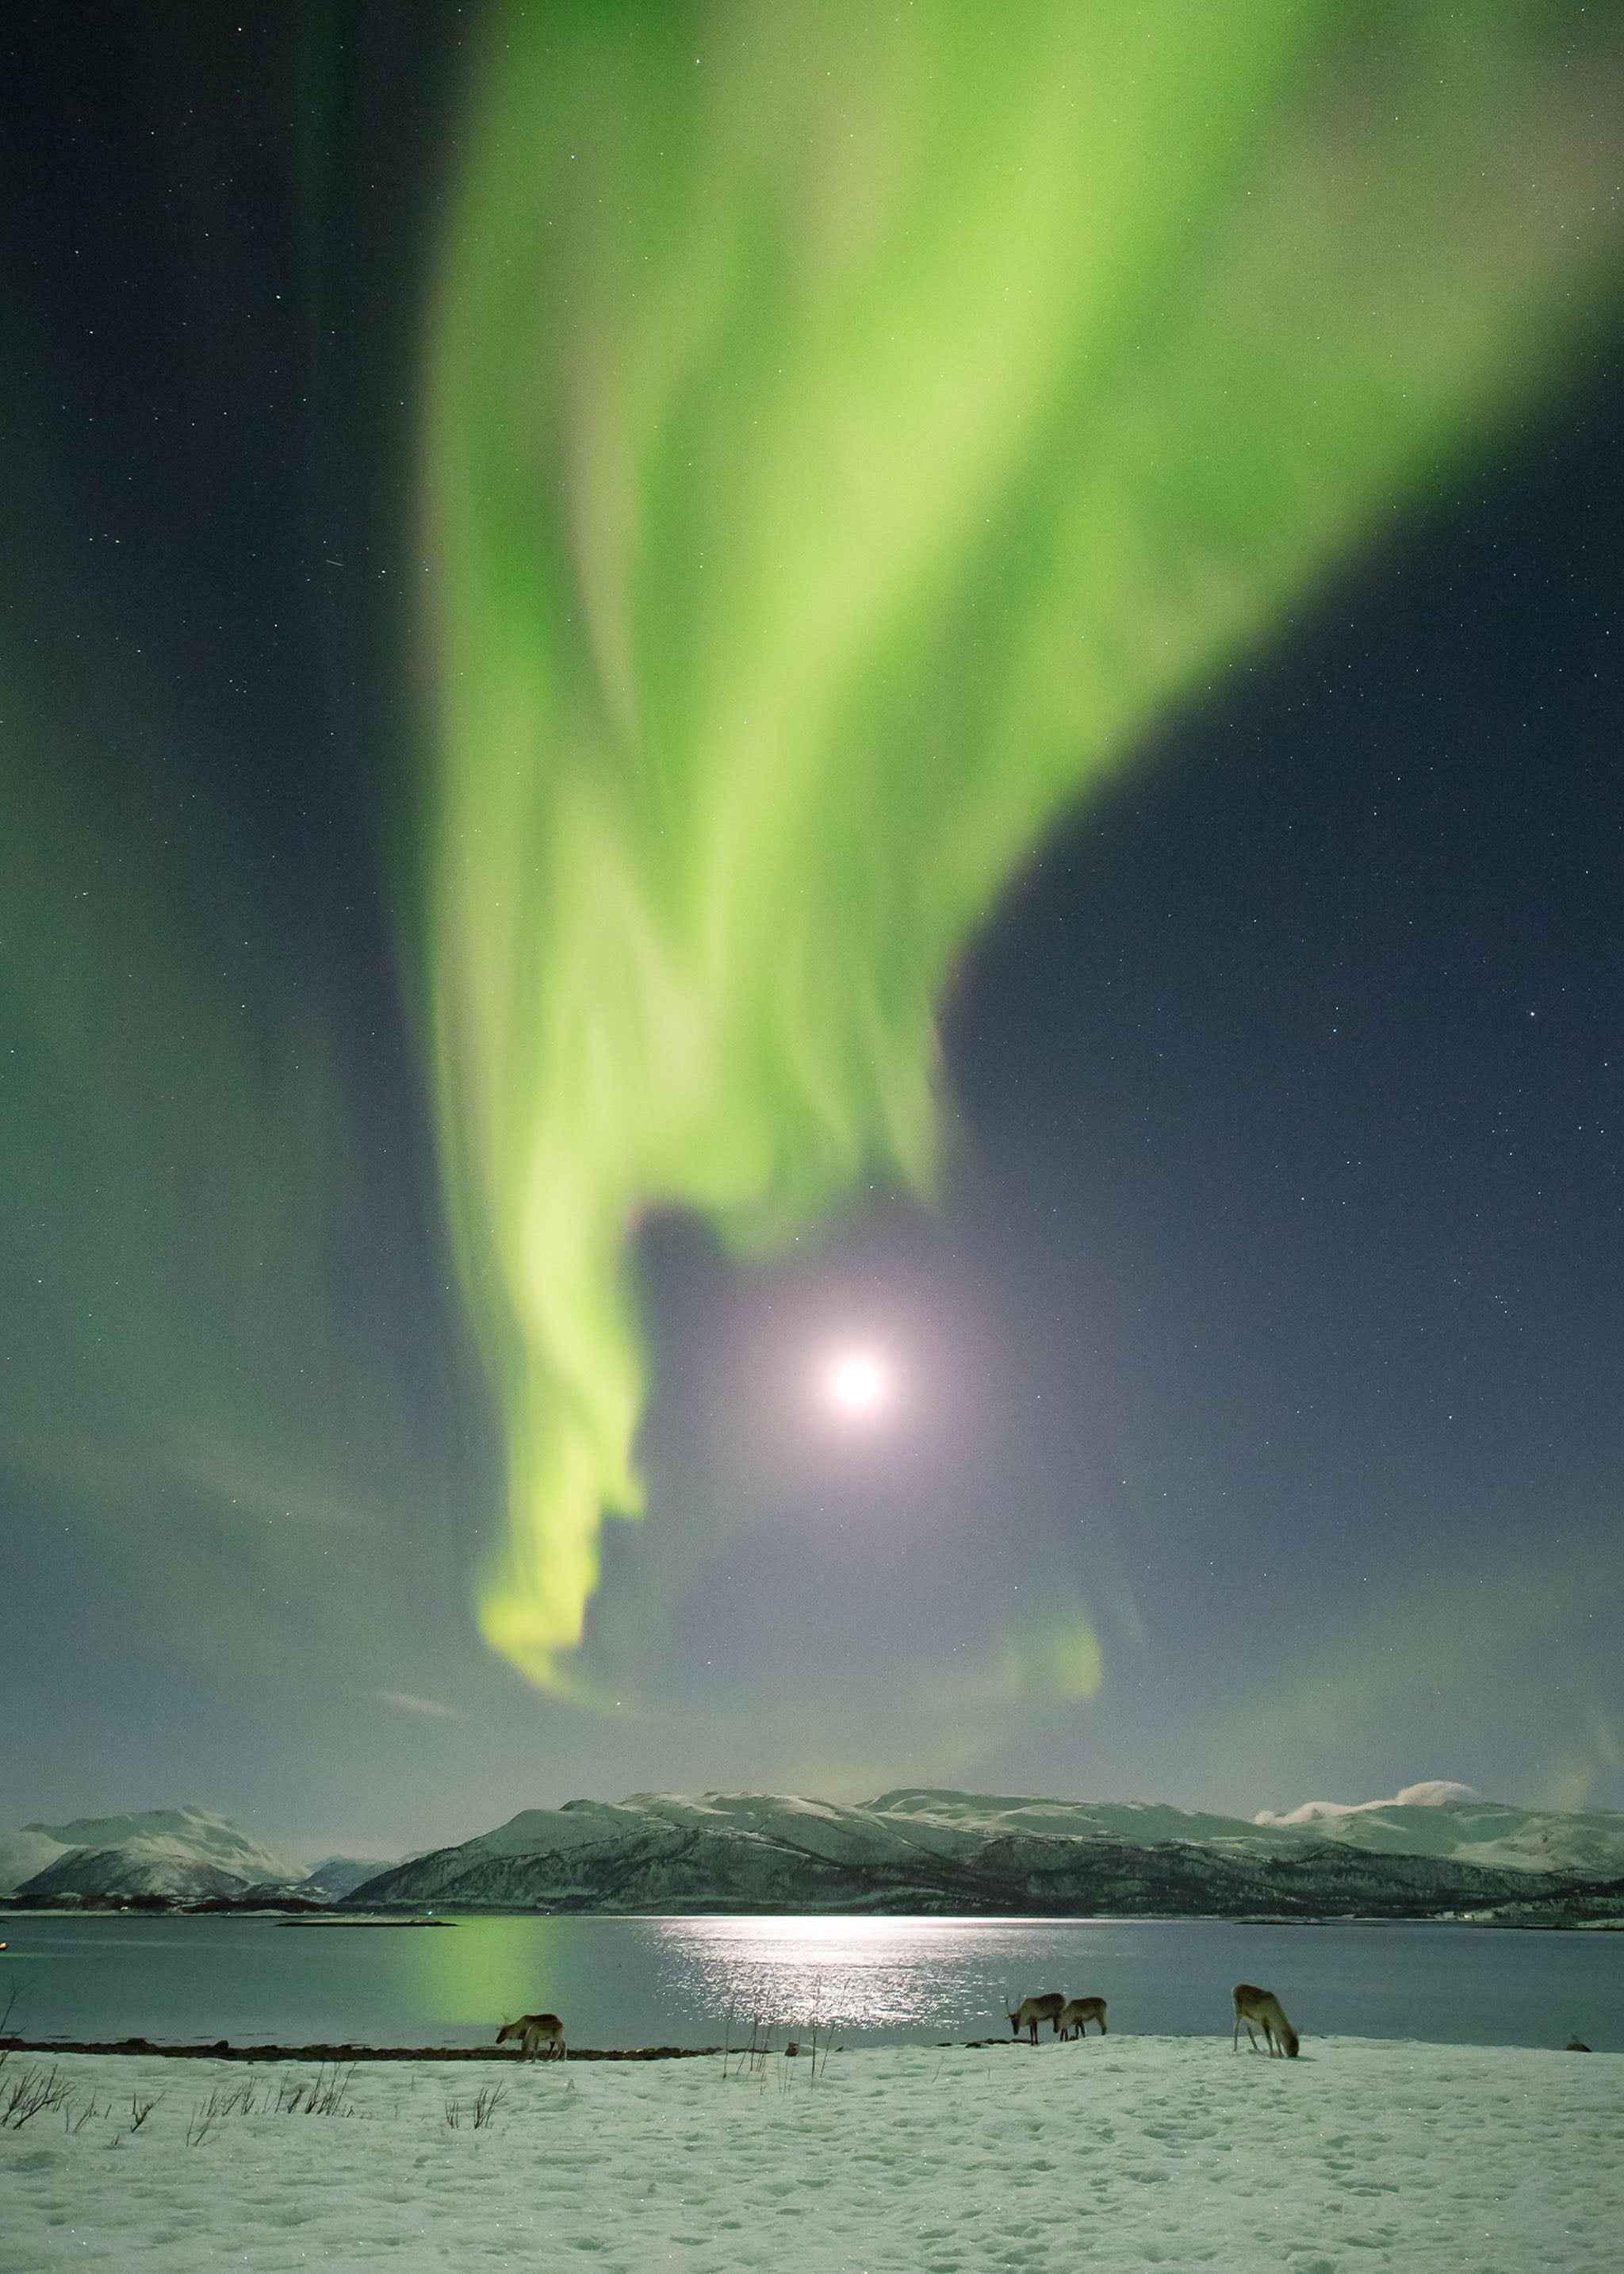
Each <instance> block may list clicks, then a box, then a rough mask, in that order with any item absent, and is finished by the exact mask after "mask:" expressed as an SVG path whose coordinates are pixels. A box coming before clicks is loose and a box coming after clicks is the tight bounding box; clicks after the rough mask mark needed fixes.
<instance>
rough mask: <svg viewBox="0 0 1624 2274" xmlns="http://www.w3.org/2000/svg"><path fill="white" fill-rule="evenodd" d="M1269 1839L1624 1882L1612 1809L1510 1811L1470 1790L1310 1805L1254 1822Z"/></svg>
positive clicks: (1441, 1788)
mask: <svg viewBox="0 0 1624 2274" xmlns="http://www.w3.org/2000/svg"><path fill="white" fill-rule="evenodd" d="M1257 1826H1258V1830H1259V1833H1260V1834H1262V1836H1263V1837H1265V1838H1266V1839H1278V1838H1280V1837H1282V1835H1283V1836H1285V1837H1288V1838H1289V1837H1290V1836H1291V1835H1292V1834H1296V1835H1297V1836H1298V1837H1299V1838H1302V1837H1306V1838H1310V1839H1316V1840H1331V1841H1337V1842H1339V1843H1340V1844H1342V1845H1343V1846H1346V1847H1351V1848H1362V1849H1366V1850H1367V1851H1369V1852H1371V1853H1374V1854H1380V1855H1388V1856H1432V1857H1435V1858H1438V1859H1439V1860H1440V1861H1445V1862H1448V1863H1455V1864H1483V1865H1485V1866H1486V1867H1488V1868H1490V1869H1492V1870H1499V1871H1586V1872H1590V1873H1593V1874H1595V1875H1596V1876H1597V1877H1598V1878H1607V1877H1618V1876H1620V1875H1624V1815H1620V1813H1619V1812H1618V1811H1615V1810H1613V1809H1604V1808H1591V1809H1575V1810H1567V1809H1560V1810H1559V1809H1535V1808H1513V1807H1510V1806H1509V1805H1508V1804H1507V1803H1505V1802H1504V1801H1498V1800H1485V1799H1484V1798H1483V1796H1481V1794H1479V1793H1477V1792H1475V1791H1474V1790H1473V1789H1472V1788H1471V1786H1470V1785H1468V1784H1451V1783H1448V1782H1446V1781H1443V1780H1441V1779H1440V1780H1435V1781H1432V1782H1430V1783H1426V1784H1412V1785H1406V1786H1405V1788H1404V1789H1403V1791H1402V1792H1401V1793H1397V1794H1395V1796H1394V1797H1393V1798H1392V1799H1391V1800H1364V1801H1357V1802H1354V1803H1342V1802H1341V1801H1328V1800H1311V1801H1307V1802H1305V1803H1304V1805H1303V1806H1302V1807H1300V1808H1294V1809H1292V1810H1290V1811H1289V1812H1288V1813H1287V1814H1285V1815H1283V1816H1274V1815H1272V1814H1271V1813H1270V1812H1269V1811H1267V1810H1265V1811H1263V1812H1262V1814H1260V1815H1259V1817H1258V1818H1257Z"/></svg>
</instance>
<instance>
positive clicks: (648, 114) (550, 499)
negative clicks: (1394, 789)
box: [409, 0, 1620, 1690]
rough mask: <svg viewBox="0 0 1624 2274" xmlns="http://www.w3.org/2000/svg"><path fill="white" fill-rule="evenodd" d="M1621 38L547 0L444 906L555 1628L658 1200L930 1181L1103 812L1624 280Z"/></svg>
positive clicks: (431, 945) (450, 680)
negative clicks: (632, 1276) (1029, 877)
mask: <svg viewBox="0 0 1624 2274" xmlns="http://www.w3.org/2000/svg"><path fill="white" fill-rule="evenodd" d="M1619 65H1620V34H1619V18H1618V11H1595V10H1590V11H1586V10H1583V9H1581V8H1579V7H1578V6H1576V5H1574V6H1568V5H1565V4H1560V0H1557V4H1551V0H1544V4H1538V5H1518V4H1510V0H1478V4H1477V6H1476V7H1474V8H1472V9H1470V10H1458V9H1455V8H1451V7H1448V6H1445V5H1440V4H1434V0H1403V4H1402V5H1399V4H1396V0H1395V4H1381V5H1362V4H1359V0H1351V4H1350V0H1321V4H1313V0H1087V4H1083V0H1021V4H1020V5H1019V6H1018V7H1016V8H1015V9H1014V10H1013V11H1011V10H1005V9H992V8H989V7H987V6H986V5H985V4H984V0H921V4H920V5H917V6H912V7H907V8H883V9H882V8H876V7H875V6H873V5H872V4H871V0H808V4H806V5H804V6H794V7H787V6H785V5H783V4H782V0H726V4H721V0H718V4H714V5H693V4H687V0H556V4H545V0H529V4H527V5H519V4H517V0H510V4H498V5H496V6H495V7H494V8H493V10H492V13H491V15H490V17H489V19H488V20H487V22H486V24H485V29H484V33H483V43H482V46H481V48H480V50H479V56H478V59H477V64H476V66H475V68H474V69H473V71H472V72H471V75H470V85H469V87H468V91H467V96H466V103H465V109H464V115H463V116H462V118H461V120H460V122H459V127H458V134H457V143H456V167H457V171H456V174H455V180H454V182H453V184H452V188H451V192H450V195H449V200H448V207H447V215H446V219H445V223H444V228H443V231H442V235H441V239H440V246H439V252H438V261H437V267H436V268H435V271H434V275H433V280H432V297H431V305H430V308H429V312H428V328H427V344H426V350H425V356H426V368H425V373H424V392H425V429H424V431H425V446H424V484H425V508H424V511H425V532H426V540H427V546H428V558H429V562H430V584H429V590H430V591H431V594H432V598H431V601H430V604H429V621H428V624H427V627H426V629H427V633H428V637H429V643H430V652H431V654H432V672H433V688H434V703H435V713H434V722H433V729H432V732H433V749H432V759H431V763H430V765H429V769H428V777H427V782H426V787H425V803H424V811H423V827H422V832H421V861H420V866H419V869H418V871H417V875H416V876H415V877H414V878H413V879H412V880H411V883H410V892H409V907H410V934H411V943H412V948H413V953H414V954H415V955H416V956H417V960H418V964H419V968H420V971H421V975H422V982H423V987H424V994H425V1016H426V1020H427V1024H428V1031H429V1034H430V1037H431V1043H432V1061H433V1067H434V1081H435V1087H436V1103H437V1114H438V1122H439V1129H440V1147H441V1158H442V1163H443V1174H444V1179H445V1184H446V1188H447V1202H448V1208H449V1212H450V1217H451V1222H452V1225H453V1230H454V1234H455V1240H456V1244H457V1250H458V1254H459V1258H460V1266H461V1270H462V1277H463V1283H464V1287H465V1291H466V1296H467V1300H468V1302H469V1305H470V1309H471V1313H472V1315H473V1318H474V1320H475V1321H476V1323H477V1329H478V1332H479V1335H480V1337H481V1340H482V1343H483V1346H484V1350H485V1358H486V1361H487V1364H488V1367H489V1369H490V1373H491V1376H492V1382H493V1384H494V1387H495V1393H496V1397H497V1401H498V1404H499V1407H500V1419H501V1423H502V1427H503V1430H504V1433H505V1438H506V1444H507V1452H508V1508H507V1521H506V1525H505V1527H504V1530H503V1532H502V1535H501V1537H500V1541H499V1542H498V1544H497V1545H496V1546H495V1547H494V1548H493V1549H492V1552H491V1554H490V1555H489V1557H488V1559H487V1562H486V1564H485V1570H484V1572H483V1575H482V1578H481V1582H480V1601H479V1608H480V1617H481V1623H482V1625H483V1628H484V1631H485V1635H486V1636H487V1638H488V1639H489V1640H490V1642H491V1643H492V1645H494V1646H495V1648H497V1649H498V1650H499V1651H501V1652H503V1653H506V1655H507V1656H508V1658H509V1659H510V1660H513V1661H514V1663H515V1665H517V1666H519V1667H520V1668H523V1670H524V1671H525V1672H526V1673H527V1674H528V1675H530V1676H531V1677H532V1679H533V1680H534V1681H536V1682H537V1683H540V1684H543V1685H545V1686H549V1687H553V1688H555V1689H560V1690H568V1689H569V1688H570V1687H571V1684H572V1682H577V1686H578V1680H577V1677H575V1676H572V1675H571V1674H570V1672H569V1670H568V1666H567V1664H565V1663H563V1662H562V1660H563V1658H564V1654H566V1653H568V1652H569V1651H570V1650H571V1648H572V1646H574V1645H575V1644H576V1643H577V1642H578V1640H579V1639H580V1637H581V1633H582V1625H583V1613H584V1609H585V1606H586V1604H587V1601H588V1599H589V1597H590V1593H591V1591H592V1588H593V1586H594V1584H595V1581H596V1577H597V1573H598V1540H599V1527H600V1522H601V1519H602V1517H603V1516H604V1514H605V1513H609V1514H614V1515H620V1516H628V1515H634V1514H635V1513H637V1512H638V1511H639V1510H640V1509H641V1507H642V1501H643V1495H642V1487H641V1485H640V1482H639V1480H638V1477H637V1475H636V1473H635V1465H634V1459H633V1443H634V1439H635V1433H636V1429H637V1425H638V1419H639V1413H640V1409H641V1404H642V1401H643V1388H644V1369H643V1355H642V1351H641V1347H640V1340H639V1333H638V1329H637V1324H636V1319H635V1304H634V1301H633V1299H632V1295H631V1292H630V1290H629V1286H628V1245H629V1242H630V1240H631V1239H632V1237H633V1235H634V1233H635V1227H636V1225H637V1224H638V1221H639V1219H640V1217H641V1216H643V1215H644V1214H645V1213H646V1212H647V1211H649V1210H650V1209H663V1208H681V1209H694V1210H698V1211H700V1212H701V1213H702V1214H703V1216H705V1217H707V1218H708V1219H709V1220H710V1222H711V1224H713V1225H714V1227H715V1228H716V1230H717V1232H718V1235H719V1237H720V1238H721V1239H723V1240H724V1241H726V1243H727V1244H728V1246H730V1247H731V1248H732V1249H733V1251H735V1252H736V1253H738V1254H741V1255H749V1254H757V1253H761V1252H763V1251H767V1250H770V1249H771V1248H772V1247H774V1246H777V1245H778V1244H780V1243H782V1242H784V1241H785V1240H786V1239H787V1238H788V1237H789V1236H790V1235H792V1234H793V1233H794V1232H795V1231H799V1230H801V1229H803V1228H805V1227H806V1226H808V1224H812V1223H813V1222H815V1221H816V1219H818V1218H820V1217H823V1216H827V1215H828V1213H829V1212H831V1210H833V1209H836V1208H837V1207H838V1203H839V1202H840V1201H841V1199H842V1196H843V1195H844V1194H846V1193H847V1192H848V1191H849V1189H850V1188H851V1187H852V1186H853V1184H854V1183H855V1182H856V1181H857V1180H858V1179H859V1178H861V1180H862V1182H863V1183H864V1184H865V1186H866V1185H867V1184H868V1182H870V1181H879V1182H884V1183H890V1184H891V1185H893V1186H897V1185H900V1186H908V1187H913V1188H914V1189H916V1190H919V1191H921V1192H923V1191H926V1190H928V1189H929V1186H930V1185H931V1182H932V1178H933V1173H934V1170H935V1165H936V1110H935V1096H934V1092H935V1088H936V1079H937V1071H936V1040H935V1028H934V1023H933V1005H934V1004H935V1002H936V999H937V998H938V996H939V994H940V992H941V990H942V989H943V987H944V983H945V981H946V978H947V975H948V974H949V973H950V970H951V966H952V963H953V960H954V958H955V957H956V956H957V955H959V953H961V951H962V950H963V948H964V946H965V944H966V940H967V939H968V938H969V937H970V936H971V934H972V933H973V932H974V928H975V927H976V925H977V924H978V923H979V922H981V920H982V919H983V918H984V917H985V916H986V915H987V913H988V911H989V907H991V906H992V904H993V903H994V901H995V900H996V896H997V894H998V892H999V891H1000V888H1001V887H1002V886H1003V885H1004V883H1005V881H1006V880H1007V879H1008V878H1009V877H1010V876H1011V873H1012V872H1013V871H1015V870H1017V869H1018V868H1019V866H1020V864H1021V863H1022V862H1025V861H1026V859H1027V858H1028V856H1029V855H1031V853H1032V851H1033V849H1034V846H1035V845H1036V844H1037V843H1038V841H1039V840H1040V839H1041V834H1042V832H1043V831H1044V830H1045V829H1046V828H1047V827H1048V826H1049V824H1050V823H1051V822H1052V820H1053V819H1054V817H1056V814H1057V812H1059V811H1060V810H1061V809H1063V808H1064V807H1065V806H1066V805H1067V804H1068V803H1070V802H1072V801H1074V800H1075V799H1076V798H1077V797H1078V796H1079V793H1081V792H1083V791H1084V790H1085V789H1086V786H1087V784H1088V783H1089V782H1090V781H1091V780H1097V779H1099V778H1100V776H1101V772H1103V770H1104V769H1106V768H1108V767H1109V766H1111V765H1114V764H1117V763H1119V762H1120V761H1122V760H1123V759H1124V757H1128V756H1129V755H1130V754H1131V753H1132V750H1133V749H1134V747H1135V745H1136V743H1137V742H1140V741H1141V740H1142V739H1143V738H1144V736H1145V735H1146V734H1147V729H1148V728H1149V727H1151V725H1152V724H1153V723H1154V721H1155V720H1156V719H1157V718H1158V717H1159V716H1160V715H1161V714H1163V713H1164V712H1166V711H1167V710H1168V708H1169V705H1171V704H1175V703H1177V702H1178V701H1179V700H1180V699H1181V698H1184V699H1188V698H1190V697H1192V695H1193V694H1195V693H1196V692H1198V691H1199V690H1200V689H1203V688H1204V687H1205V686H1206V684H1207V682H1208V681H1209V680H1210V679H1211V677H1212V675H1213V674H1214V673H1216V672H1218V671H1219V670H1221V669H1222V667H1223V666H1226V665H1227V664H1229V662H1230V661H1232V659H1235V658H1236V657H1237V655H1239V654H1241V653H1242V652H1243V651H1245V650H1246V649H1248V648H1249V647H1252V646H1253V645H1255V644H1257V643H1259V641H1260V640H1261V639H1263V638H1264V637H1266V636H1267V634H1268V633H1269V630H1270V629H1271V627H1272V626H1273V625H1274V624H1275V623H1276V622H1277V621H1279V619H1280V617H1281V615H1282V611H1283V610H1284V609H1285V608H1286V607H1287V606H1288V605H1289V604H1290V603H1291V602H1293V601H1294V600H1296V599H1298V598H1300V597H1301V596H1303V595H1304V593H1305V592H1306V591H1308V590H1309V589H1310V588H1311V586H1312V583H1313V580H1314V579H1315V578H1317V577H1318V576H1321V575H1322V573H1323V572H1324V571H1325V570H1326V569H1327V566H1329V565H1330V564H1332V563H1334V562H1335V561H1336V560H1337V559H1338V557H1339V556H1341V555H1343V554H1345V553H1346V552H1347V551H1348V549H1349V548H1350V546H1353V545H1355V544H1357V542H1358V541H1359V540H1360V538H1362V537H1365V536H1366V535H1367V534H1368V533H1369V532H1370V531H1371V530H1372V527H1373V525H1374V524H1375V522H1376V519H1377V516H1379V515H1386V514H1387V513H1388V512H1389V511H1390V509H1391V508H1392V507H1393V505H1394V504H1395V501H1400V500H1402V498H1403V497H1404V495H1405V494H1406V493H1411V492H1413V491H1414V490H1415V488H1416V487H1417V485H1418V483H1419V482H1421V481H1422V480H1423V479H1425V478H1426V476H1427V475H1428V474H1429V473H1430V472H1431V471H1433V470H1434V469H1435V468H1436V467H1437V466H1438V465H1439V464H1440V463H1442V462H1443V461H1444V460H1445V459H1446V458H1447V457H1448V456H1452V455H1455V454H1458V453H1459V452H1460V451H1461V450H1462V448H1467V447H1469V446H1470V443H1471V442H1472V440H1474V439H1475V438H1476V437H1477V436H1478V435H1479V434H1480V433H1483V432H1484V431H1485V427H1486V426H1487V425H1489V423H1490V422H1492V420H1493V419H1494V418H1496V417H1497V416H1499V415H1501V414H1503V412H1504V411H1505V410H1506V408H1507V406H1508V405H1509V404H1511V403H1514V402H1515V401H1518V400H1522V399H1526V398H1527V397H1528V396H1529V395H1530V392H1531V391H1532V390H1533V389H1535V388H1538V387H1540V386H1542V385H1545V384H1546V383H1548V380H1549V377H1550V374H1551V372H1552V370H1553V367H1554V364H1555V360H1556V358H1558V357H1559V356H1560V352H1561V350H1562V349H1563V348H1564V346H1565V345H1567V344H1568V343H1571V342H1572V341H1573V339H1574V338H1575V336H1576V335H1578V334H1579V333H1580V332H1581V331H1582V330H1583V327H1584V325H1585V324H1586V323H1587V322H1588V321H1592V320H1594V312H1595V310H1596V307H1597V305H1598V301H1599V300H1600V298H1601V297H1602V296H1603V295H1604V293H1605V290H1608V289H1610V283H1611V275H1612V267H1611V264H1612V263H1613V260H1614V259H1615V257H1616V252H1617V238H1616V233H1615V230H1616V224H1615V222H1613V219H1612V218H1611V215H1610V211H1609V207H1608V205H1607V201H1606V197H1605V192H1606V191H1607V189H1608V187H1609V185H1610V184H1611V183H1612V181H1613V179H1614V178H1615V172H1616V166H1617V162H1618V155H1619V152H1618V148H1617V129H1616V128H1615V127H1614V126H1613V124H1612V122H1613V120H1615V119H1616V118H1617V117H1619V116H1620V106H1619V105H1617V104H1616V103H1613V102H1609V101H1605V100H1600V99H1592V98H1593V97H1594V95H1595V89H1596V87H1597V86H1598V84H1599V85H1608V84H1611V85H1612V86H1613V87H1617V85H1618V83H1619V78H1618V74H1619Z"/></svg>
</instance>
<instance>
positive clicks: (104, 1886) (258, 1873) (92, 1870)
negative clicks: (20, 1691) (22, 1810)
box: [0, 1808, 304, 1901]
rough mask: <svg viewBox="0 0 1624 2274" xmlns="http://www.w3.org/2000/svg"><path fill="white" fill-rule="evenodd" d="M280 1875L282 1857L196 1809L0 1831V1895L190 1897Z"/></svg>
mask: <svg viewBox="0 0 1624 2274" xmlns="http://www.w3.org/2000/svg"><path fill="white" fill-rule="evenodd" d="M294 1876H295V1877H298V1878H302V1877H303V1876H304V1874H303V1873H302V1872H296V1873H295V1874H294ZM287 1877H288V1865H287V1863H286V1860H285V1859H284V1858H283V1857H282V1856H274V1855H273V1854H272V1853H271V1852H270V1850H269V1849H266V1848H262V1847H261V1846H260V1845H259V1841H257V1840H253V1839H251V1838H250V1836H249V1835H248V1834H247V1833H245V1832H243V1831H241V1830H239V1828H238V1827H237V1826H236V1825H235V1824H232V1823H230V1822H229V1820H228V1819H227V1818H225V1817H223V1816H216V1815H214V1813H213V1812H212V1811H210V1810H208V1809H203V1808H151V1809H145V1810H141V1811H137V1812H135V1813H132V1814H130V1815H127V1816H81V1817H75V1818H72V1819H71V1820H70V1821H69V1822H67V1823H65V1824H26V1825H25V1826H23V1828H22V1830H21V1831H20V1832H17V1833H11V1834H5V1835H0V1893H3V1894H18V1895H21V1896H23V1897H24V1898H25V1900H30V1901H33V1900H37V1901H52V1900H54V1899H56V1898H58V1897H61V1896H64V1895H80V1896H85V1895H89V1896H117V1897H120V1898H125V1899H127V1898H130V1897H132V1896H136V1895H162V1896H166V1897H169V1898H171V1899H173V1900H177V1901H198V1900H199V1899H202V1898H206V1897H208V1896H212V1895H234V1894H241V1893H242V1892H243V1891H244V1889H245V1888H247V1887H249V1886H252V1885H254V1884H256V1883H258V1882H263V1881H268V1880H282V1879H285V1878H287Z"/></svg>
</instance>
